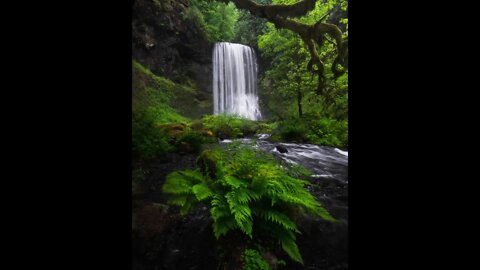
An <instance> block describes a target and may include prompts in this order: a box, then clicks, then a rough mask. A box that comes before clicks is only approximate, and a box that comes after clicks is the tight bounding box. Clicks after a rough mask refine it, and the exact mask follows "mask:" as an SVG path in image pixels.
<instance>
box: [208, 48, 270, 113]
mask: <svg viewBox="0 0 480 270" xmlns="http://www.w3.org/2000/svg"><path fill="white" fill-rule="evenodd" d="M213 113H214V114H222V113H225V114H233V115H239V116H242V117H245V118H248V119H252V120H257V119H260V118H261V117H262V115H261V113H260V109H259V106H258V96H257V59H256V56H255V51H254V50H253V49H252V48H250V47H248V46H245V45H241V44H235V43H229V42H217V43H215V47H214V49H213Z"/></svg>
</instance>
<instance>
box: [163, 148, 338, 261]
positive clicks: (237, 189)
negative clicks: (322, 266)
mask: <svg viewBox="0 0 480 270" xmlns="http://www.w3.org/2000/svg"><path fill="white" fill-rule="evenodd" d="M208 160H210V161H209V163H211V164H209V165H208V166H205V168H208V170H205V169H204V170H203V171H204V173H202V170H185V171H177V172H173V173H171V174H169V175H168V176H167V180H166V182H165V184H164V186H163V191H164V192H166V193H169V194H170V197H169V203H171V204H174V205H178V206H180V207H181V208H180V211H181V213H182V214H186V213H187V212H188V211H189V210H190V209H191V208H192V207H194V206H195V205H196V204H197V203H199V202H201V201H203V202H206V203H207V204H209V205H210V213H211V216H212V218H213V221H214V222H213V225H212V226H213V233H214V235H215V237H216V238H217V239H218V238H219V237H221V236H223V235H226V234H228V233H229V232H230V231H233V230H238V231H241V232H243V233H244V234H245V235H247V236H248V237H250V238H253V236H254V235H257V236H262V237H263V236H267V237H269V238H271V239H275V240H278V241H279V243H280V244H281V246H282V249H283V250H284V251H285V252H286V253H287V254H288V255H289V256H290V258H292V259H293V260H295V261H297V262H300V263H302V264H303V260H302V257H301V255H300V252H299V250H298V247H297V245H296V243H295V240H296V236H295V235H296V234H297V233H300V231H299V230H298V228H297V225H296V223H295V222H294V220H295V218H294V217H295V215H297V214H298V213H303V212H305V213H310V214H312V215H316V216H319V217H322V218H323V219H325V220H329V221H335V219H334V218H333V217H331V216H330V214H329V213H328V212H327V211H326V210H325V209H324V208H323V207H322V206H321V205H320V203H318V202H317V201H316V200H315V198H314V197H313V196H312V195H311V194H310V193H309V192H308V191H307V190H306V189H305V185H306V184H308V182H307V181H303V180H300V179H297V178H293V177H291V176H289V175H288V174H287V173H286V172H285V171H284V170H283V169H282V168H281V167H280V165H279V164H278V162H277V161H276V160H275V159H274V158H273V157H272V156H269V155H266V154H263V153H262V152H260V151H258V150H254V149H252V148H251V147H249V146H245V145H244V146H241V145H239V144H232V145H231V146H229V147H228V148H227V149H226V150H225V149H216V150H209V152H208ZM213 163H214V164H213ZM212 170H213V171H214V172H215V173H211V171H212ZM205 172H207V173H205Z"/></svg>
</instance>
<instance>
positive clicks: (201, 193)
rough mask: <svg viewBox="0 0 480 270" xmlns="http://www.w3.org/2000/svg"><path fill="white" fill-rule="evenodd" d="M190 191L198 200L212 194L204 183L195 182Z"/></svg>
mask: <svg viewBox="0 0 480 270" xmlns="http://www.w3.org/2000/svg"><path fill="white" fill-rule="evenodd" d="M192 191H193V193H194V194H195V196H196V197H197V199H198V200H199V201H202V200H205V199H207V198H209V197H211V196H212V195H213V192H212V190H211V189H210V188H209V187H208V185H207V184H205V183H200V184H196V185H195V186H193V188H192Z"/></svg>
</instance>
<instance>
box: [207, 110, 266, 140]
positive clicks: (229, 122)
mask: <svg viewBox="0 0 480 270" xmlns="http://www.w3.org/2000/svg"><path fill="white" fill-rule="evenodd" d="M202 124H203V126H204V127H205V128H207V129H209V130H211V131H212V132H213V133H214V134H215V135H216V136H224V137H225V138H240V137H244V136H251V135H254V134H255V133H257V131H258V130H259V129H260V127H259V125H258V123H257V122H255V121H253V120H249V119H246V118H243V117H239V116H232V115H225V114H218V115H207V116H204V117H203V118H202Z"/></svg>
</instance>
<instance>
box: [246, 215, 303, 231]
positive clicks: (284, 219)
mask: <svg viewBox="0 0 480 270" xmlns="http://www.w3.org/2000/svg"><path fill="white" fill-rule="evenodd" d="M255 212H256V213H257V214H258V215H259V216H260V217H262V218H263V219H265V220H267V221H271V222H275V223H277V224H278V225H280V226H282V227H283V228H285V229H286V230H290V231H294V232H296V233H300V231H299V230H298V228H297V225H295V222H293V221H292V220H291V219H290V218H289V217H288V216H287V215H285V214H283V213H280V212H278V211H275V210H272V209H267V210H265V209H255Z"/></svg>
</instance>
